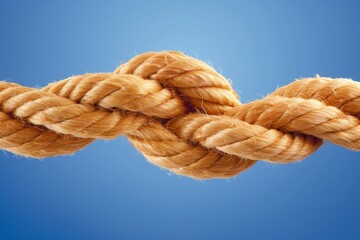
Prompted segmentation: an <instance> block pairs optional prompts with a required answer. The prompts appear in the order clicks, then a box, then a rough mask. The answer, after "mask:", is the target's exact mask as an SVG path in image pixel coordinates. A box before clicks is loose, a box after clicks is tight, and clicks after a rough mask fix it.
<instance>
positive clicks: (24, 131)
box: [0, 51, 360, 179]
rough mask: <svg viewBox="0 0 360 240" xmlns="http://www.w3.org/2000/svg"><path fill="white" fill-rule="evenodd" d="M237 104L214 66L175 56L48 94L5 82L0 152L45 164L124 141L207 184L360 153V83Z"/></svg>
mask: <svg viewBox="0 0 360 240" xmlns="http://www.w3.org/2000/svg"><path fill="white" fill-rule="evenodd" d="M238 98H239V97H238V95H237V93H236V92H235V91H234V90H233V89H232V88H231V85H230V83H229V82H228V80H227V79H226V78H224V77H223V76H222V75H220V74H219V73H217V72H216V71H215V70H214V69H213V68H212V67H210V66H208V65H207V64H205V63H204V62H202V61H200V60H197V59H194V58H191V57H188V56H186V55H184V54H182V53H179V52H174V51H170V52H158V53H157V52H149V53H144V54H141V55H138V56H136V57H135V58H133V59H131V60H130V61H129V62H127V63H125V64H123V65H121V66H120V67H118V68H117V69H116V70H115V71H114V73H95V74H84V75H79V76H73V77H70V78H67V79H64V80H61V81H58V82H54V83H51V84H49V85H48V86H46V87H44V88H42V89H35V88H29V87H24V86H20V85H18V84H15V83H7V82H0V148H2V149H5V150H8V151H10V152H13V153H17V154H20V155H23V156H30V157H36V158H43V157H50V156H56V155H65V154H71V153H74V152H76V151H78V150H80V149H82V148H84V147H85V146H87V145H88V144H90V143H91V142H92V141H94V140H95V139H113V138H116V137H118V136H120V135H125V136H126V137H127V138H128V139H129V141H130V142H131V143H132V145H133V146H134V147H135V148H137V149H138V150H139V151H140V152H141V153H142V154H143V155H144V156H145V157H146V158H147V159H148V160H149V161H150V162H151V163H153V164H155V165H157V166H159V167H162V168H166V169H168V170H170V171H172V172H175V173H177V174H181V175H186V176H190V177H193V178H199V179H205V178H226V177H232V176H235V175H237V174H238V173H240V172H242V171H245V170H246V169H248V168H249V167H251V166H252V165H253V164H254V163H256V161H258V160H263V161H268V162H274V163H289V162H292V161H298V160H301V159H304V158H306V157H307V156H309V155H310V154H312V153H313V152H314V151H315V150H317V149H318V148H319V147H320V146H321V145H322V144H323V140H327V141H330V142H333V143H335V144H338V145H340V146H343V147H346V148H348V149H351V150H356V151H359V150H360V120H359V116H360V84H359V83H358V82H354V81H352V80H350V79H342V78H338V79H330V78H321V77H319V76H317V77H315V78H306V79H301V80H297V81H294V82H293V83H291V84H289V85H287V86H283V87H280V88H278V89H277V90H276V91H274V92H273V93H271V94H269V95H268V96H266V97H265V98H263V99H260V100H256V101H253V102H250V103H247V104H241V103H240V101H239V100H238Z"/></svg>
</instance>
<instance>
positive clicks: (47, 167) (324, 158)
mask: <svg viewBox="0 0 360 240" xmlns="http://www.w3.org/2000/svg"><path fill="white" fill-rule="evenodd" d="M60 2H61V3H60ZM359 10H360V7H359V4H357V3H356V1H293V2H291V1H262V2H260V1H227V2H225V1H185V0H183V1H157V2H154V1H144V2H138V1H128V2H121V1H83V2H82V1H58V3H54V2H51V1H4V0H1V1H0V79H4V80H7V81H12V82H17V83H20V84H23V85H27V86H32V87H36V86H37V87H41V86H45V85H46V84H47V83H48V82H51V81H56V80H60V79H63V78H66V77H68V76H71V75H75V74H83V73H86V72H111V71H112V70H113V69H115V67H116V66H118V65H119V64H121V63H123V62H126V61H127V60H128V59H130V58H132V57H134V56H135V54H139V53H142V52H146V51H159V50H169V49H174V50H180V51H183V52H185V53H186V54H188V55H191V56H194V57H197V58H200V59H202V60H205V61H207V62H209V63H210V64H211V65H212V66H214V67H215V68H216V69H217V70H218V71H219V72H221V73H222V74H223V75H225V76H226V77H228V78H230V79H231V80H232V82H233V86H234V88H235V89H236V90H237V91H238V92H239V94H240V95H241V99H242V101H243V102H249V101H251V100H254V99H257V98H261V97H262V96H263V95H266V94H267V93H270V92H272V91H273V90H274V89H275V88H276V87H277V86H278V85H284V84H287V83H289V82H291V81H292V80H294V79H296V78H300V77H309V76H314V75H315V74H320V75H321V76H329V77H348V78H353V79H354V80H360V70H359V56H360V44H359V42H360V28H359V23H360V14H359ZM359 167H360V153H356V152H351V151H349V150H346V149H344V148H341V147H338V146H336V145H333V144H330V143H329V144H326V145H325V146H323V147H321V149H319V150H318V151H317V152H316V153H314V154H313V155H312V156H310V157H309V158H307V159H306V160H305V161H302V162H300V163H294V164H288V165H273V164H269V163H264V162H259V163H257V164H256V165H255V166H254V167H253V168H251V169H249V170H248V171H247V172H245V173H243V174H241V175H239V176H237V177H236V178H232V179H228V180H209V181H197V180H192V179H189V178H186V177H181V176H177V175H173V174H169V172H167V171H165V170H161V169H159V168H158V167H156V166H153V165H151V164H149V163H148V162H147V161H146V160H145V159H144V158H143V157H142V155H141V154H140V153H138V152H137V151H136V150H135V149H134V148H133V147H132V146H131V145H130V144H129V142H128V141H127V140H126V139H125V138H124V137H120V138H119V139H117V140H114V141H97V142H96V143H94V144H92V145H90V146H89V147H87V148H86V149H85V150H82V151H80V152H78V153H76V154H74V155H73V156H71V157H70V156H66V157H56V158H50V159H46V160H44V161H38V160H33V159H26V158H22V157H19V156H14V155H13V154H11V153H8V152H3V153H2V152H0V239H360V228H359V225H360V187H359V185H360V174H359Z"/></svg>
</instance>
